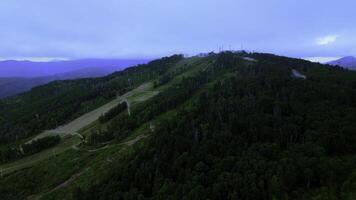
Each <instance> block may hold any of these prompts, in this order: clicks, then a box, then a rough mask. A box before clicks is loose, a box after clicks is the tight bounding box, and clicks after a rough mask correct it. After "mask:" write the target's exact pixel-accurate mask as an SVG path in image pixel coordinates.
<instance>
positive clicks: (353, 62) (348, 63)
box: [327, 56, 356, 70]
mask: <svg viewBox="0 0 356 200" xmlns="http://www.w3.org/2000/svg"><path fill="white" fill-rule="evenodd" d="M327 64H329V65H339V66H340V67H344V68H348V69H351V70H356V58H355V57H353V56H346V57H343V58H340V59H338V60H334V61H330V62H328V63H327Z"/></svg>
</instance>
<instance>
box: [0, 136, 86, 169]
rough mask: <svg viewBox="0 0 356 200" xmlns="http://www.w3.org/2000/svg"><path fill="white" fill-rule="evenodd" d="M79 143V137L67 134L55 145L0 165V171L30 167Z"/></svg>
mask: <svg viewBox="0 0 356 200" xmlns="http://www.w3.org/2000/svg"><path fill="white" fill-rule="evenodd" d="M78 143H80V139H79V137H76V136H68V137H65V138H63V139H62V142H61V143H60V144H58V145H57V146H55V147H52V148H49V149H46V150H44V151H41V152H39V153H36V154H33V155H30V156H27V157H24V158H22V159H19V160H16V161H13V162H10V163H6V164H3V165H0V172H2V175H6V174H8V173H11V172H14V171H17V170H21V169H24V168H27V167H31V166H32V165H34V164H36V163H37V162H40V161H43V160H45V159H48V158H50V157H53V156H57V155H59V154H61V153H63V152H65V151H66V150H68V149H70V148H72V147H73V146H74V145H77V144H78Z"/></svg>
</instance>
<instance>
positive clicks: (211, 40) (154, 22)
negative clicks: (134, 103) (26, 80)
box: [0, 0, 356, 60]
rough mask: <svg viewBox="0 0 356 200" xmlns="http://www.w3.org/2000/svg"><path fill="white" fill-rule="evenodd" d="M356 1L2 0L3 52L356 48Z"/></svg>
mask: <svg viewBox="0 0 356 200" xmlns="http://www.w3.org/2000/svg"><path fill="white" fill-rule="evenodd" d="M355 19H356V1H354V0H338V1H336V0H333V1H331V0H269V1H265V0H52V1H49V0H31V1H29V0H1V1H0V58H1V59H8V58H13V59H16V58H17V59H19V58H23V59H26V58H27V59H37V60H41V59H43V60H46V59H78V58H89V57H91V58H94V57H95V58H137V57H140V58H142V57H145V58H152V57H159V56H164V55H169V54H172V53H186V54H190V55H192V54H195V53H199V52H208V51H213V50H215V51H216V50H218V48H219V46H222V45H223V46H224V48H225V49H230V48H231V49H240V48H241V46H243V48H244V49H246V50H250V51H260V52H272V53H276V54H281V55H286V56H292V57H340V56H346V55H356V37H355V36H356V22H355Z"/></svg>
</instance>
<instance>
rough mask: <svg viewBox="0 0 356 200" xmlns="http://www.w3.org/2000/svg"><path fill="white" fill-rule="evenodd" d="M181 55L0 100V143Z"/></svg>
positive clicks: (147, 76)
mask: <svg viewBox="0 0 356 200" xmlns="http://www.w3.org/2000/svg"><path fill="white" fill-rule="evenodd" d="M180 59H182V57H181V56H178V55H177V56H172V57H169V58H163V59H161V60H155V61H152V62H149V63H148V64H144V65H138V66H136V67H131V68H128V69H126V70H123V71H119V72H116V73H113V74H111V75H109V76H105V77H103V78H87V79H78V80H67V81H54V82H51V83H49V84H47V85H43V86H39V87H35V88H33V89H32V90H31V91H30V92H27V93H24V94H22V95H19V96H15V97H13V98H7V99H3V100H0V144H1V143H6V142H9V141H12V140H14V139H19V138H22V137H27V136H30V135H33V134H36V133H38V132H40V131H42V130H45V129H49V128H54V127H56V126H58V125H61V124H63V123H65V122H67V121H69V120H72V119H74V118H75V117H78V116H79V115H81V114H83V113H85V112H88V111H90V110H92V109H93V108H96V107H98V106H99V105H102V104H104V103H106V102H108V101H109V100H111V99H113V98H115V97H116V95H121V94H123V93H125V92H127V91H129V90H131V89H133V88H135V87H137V86H138V85H139V84H141V83H143V82H145V81H148V80H151V79H153V78H156V77H158V76H159V75H161V74H163V73H164V72H165V71H166V70H167V69H168V67H169V66H171V65H173V64H174V63H176V62H178V61H179V60H180Z"/></svg>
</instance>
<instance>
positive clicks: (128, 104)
mask: <svg viewBox="0 0 356 200" xmlns="http://www.w3.org/2000/svg"><path fill="white" fill-rule="evenodd" d="M124 102H126V105H127V113H128V115H129V116H131V111H130V102H129V101H128V100H127V98H125V99H124Z"/></svg>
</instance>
